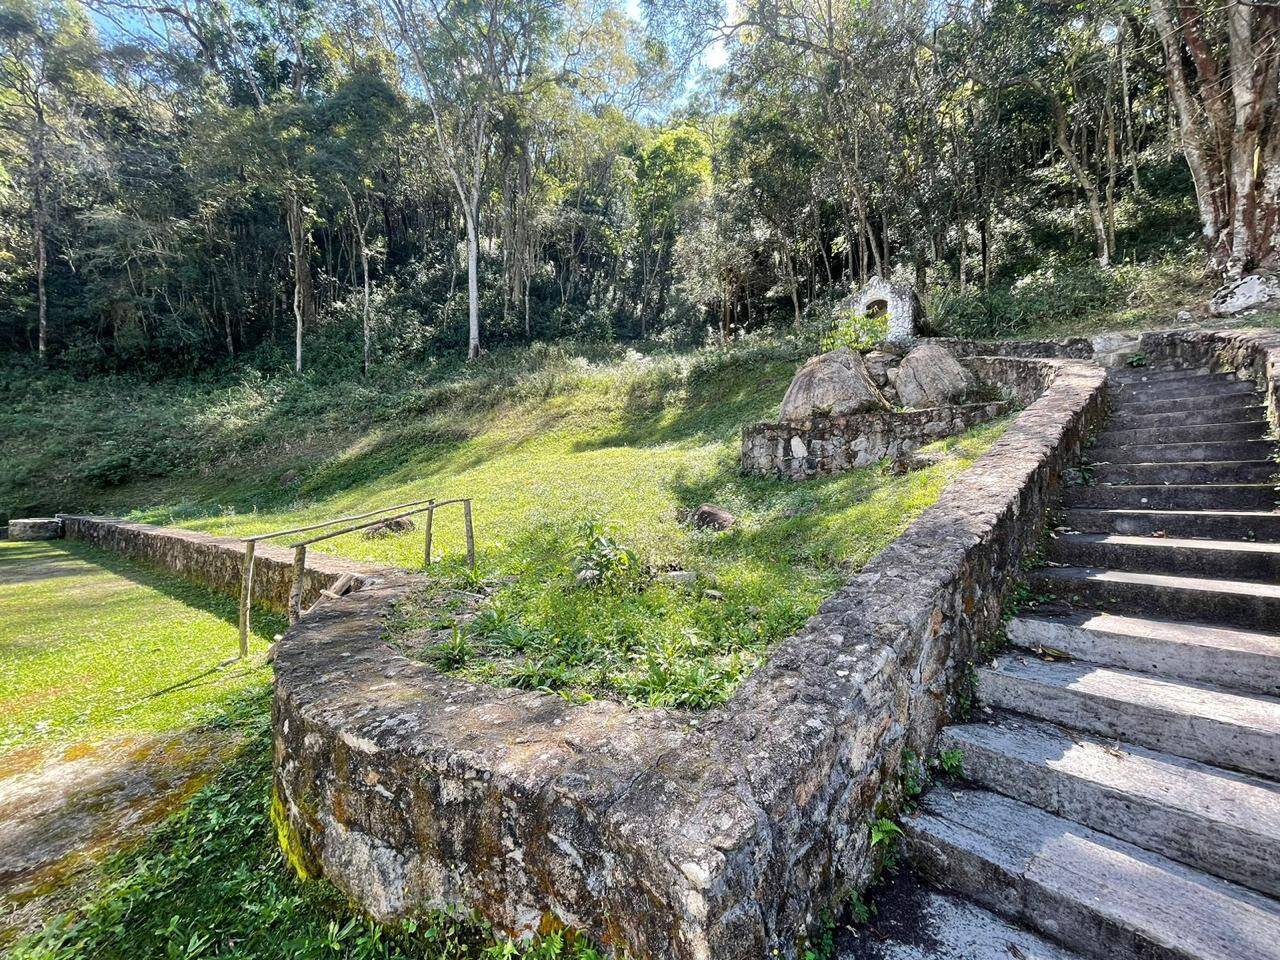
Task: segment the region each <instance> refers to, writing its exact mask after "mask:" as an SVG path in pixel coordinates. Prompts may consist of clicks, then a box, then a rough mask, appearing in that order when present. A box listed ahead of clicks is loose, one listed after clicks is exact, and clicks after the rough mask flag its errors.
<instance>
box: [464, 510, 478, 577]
mask: <svg viewBox="0 0 1280 960" xmlns="http://www.w3.org/2000/svg"><path fill="white" fill-rule="evenodd" d="M462 519H463V522H464V523H466V526H467V565H468V566H469V567H471V569H472V570H474V569H475V568H476V537H475V533H474V532H473V531H472V529H471V501H470V500H463V501H462Z"/></svg>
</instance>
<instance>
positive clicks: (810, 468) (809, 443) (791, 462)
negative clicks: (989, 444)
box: [741, 401, 1012, 480]
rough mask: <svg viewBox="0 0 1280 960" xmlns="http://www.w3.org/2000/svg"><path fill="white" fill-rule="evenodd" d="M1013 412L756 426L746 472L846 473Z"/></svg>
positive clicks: (1004, 406) (982, 408)
mask: <svg viewBox="0 0 1280 960" xmlns="http://www.w3.org/2000/svg"><path fill="white" fill-rule="evenodd" d="M1011 409H1012V404H1010V403H1008V402H1007V401H998V402H995V403H967V404H963V405H960V406H954V407H934V408H932V409H929V410H908V411H905V412H903V413H898V412H896V411H884V412H877V413H855V414H850V415H848V416H843V417H811V418H809V419H806V420H791V421H787V420H784V421H782V422H780V423H757V424H755V425H754V426H750V427H746V428H744V429H743V431H742V461H741V462H742V469H743V470H745V471H746V472H747V473H754V474H759V475H761V476H769V477H786V478H789V479H791V480H803V479H804V478H805V477H812V476H816V475H818V474H830V473H843V472H844V471H846V470H852V469H854V468H856V467H865V466H868V465H869V464H872V463H879V462H880V461H881V460H883V459H885V458H886V457H890V458H897V457H900V456H903V455H905V454H908V453H910V452H911V451H913V450H915V449H916V448H917V447H920V446H922V445H923V444H926V443H930V442H932V441H934V440H939V439H941V438H942V437H950V436H954V435H955V434H958V433H964V432H965V431H966V430H968V429H969V428H970V427H972V426H976V425H977V424H979V423H985V422H986V421H988V420H992V419H994V418H995V417H999V416H1003V415H1004V414H1006V413H1008V412H1009V411H1010V410H1011Z"/></svg>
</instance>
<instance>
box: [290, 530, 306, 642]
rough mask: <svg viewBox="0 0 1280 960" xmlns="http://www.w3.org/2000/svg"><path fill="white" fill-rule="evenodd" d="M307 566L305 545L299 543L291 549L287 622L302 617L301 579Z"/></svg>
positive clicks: (294, 621)
mask: <svg viewBox="0 0 1280 960" xmlns="http://www.w3.org/2000/svg"><path fill="white" fill-rule="evenodd" d="M306 568H307V545H306V544H305V543H302V544H299V545H298V546H297V547H295V548H294V551H293V586H292V588H290V590H289V622H290V623H291V624H292V623H297V622H298V620H299V619H300V618H301V617H302V590H303V579H304V577H305V575H306Z"/></svg>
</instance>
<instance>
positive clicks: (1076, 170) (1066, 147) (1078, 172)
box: [1049, 93, 1111, 267]
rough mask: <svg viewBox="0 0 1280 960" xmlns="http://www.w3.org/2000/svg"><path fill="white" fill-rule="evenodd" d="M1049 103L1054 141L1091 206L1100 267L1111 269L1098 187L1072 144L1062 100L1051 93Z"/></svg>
mask: <svg viewBox="0 0 1280 960" xmlns="http://www.w3.org/2000/svg"><path fill="white" fill-rule="evenodd" d="M1049 103H1050V105H1051V106H1052V108H1053V129H1054V139H1055V140H1056V141H1057V144H1058V149H1059V150H1060V151H1061V152H1062V156H1063V158H1064V159H1065V160H1066V161H1067V166H1069V167H1070V168H1071V172H1072V174H1073V175H1074V176H1075V178H1076V183H1078V184H1079V185H1080V189H1081V190H1083V191H1084V196H1085V201H1086V202H1087V203H1088V206H1089V220H1090V221H1091V222H1092V223H1093V237H1094V242H1095V244H1096V246H1097V255H1098V265H1099V266H1101V267H1109V266H1110V265H1111V244H1110V243H1108V241H1107V220H1106V217H1105V216H1104V215H1103V213H1102V203H1101V201H1100V200H1099V198H1098V186H1097V184H1095V183H1094V182H1093V178H1092V177H1091V176H1090V175H1089V171H1087V170H1086V169H1085V168H1084V165H1083V164H1082V163H1081V162H1080V158H1079V156H1077V155H1076V148H1075V147H1074V146H1072V144H1071V138H1070V135H1069V133H1068V130H1067V110H1066V107H1065V106H1063V104H1062V100H1061V99H1060V98H1059V97H1058V96H1057V95H1056V94H1052V93H1051V94H1049Z"/></svg>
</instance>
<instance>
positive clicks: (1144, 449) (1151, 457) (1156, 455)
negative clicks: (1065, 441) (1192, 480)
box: [1085, 439, 1275, 463]
mask: <svg viewBox="0 0 1280 960" xmlns="http://www.w3.org/2000/svg"><path fill="white" fill-rule="evenodd" d="M1274 452H1275V444H1274V443H1272V442H1271V441H1270V440H1263V439H1256V440H1202V441H1192V442H1179V443H1126V444H1123V445H1122V446H1117V447H1108V446H1103V445H1101V444H1099V445H1098V446H1096V447H1091V448H1090V449H1089V450H1087V451H1086V452H1085V456H1086V457H1087V458H1088V459H1089V462H1090V463H1192V462H1196V461H1201V462H1204V461H1221V460H1267V459H1270V457H1271V455H1272V453H1274Z"/></svg>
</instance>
